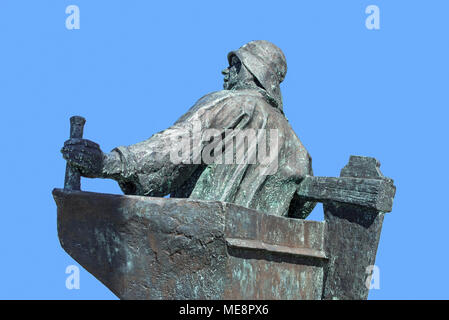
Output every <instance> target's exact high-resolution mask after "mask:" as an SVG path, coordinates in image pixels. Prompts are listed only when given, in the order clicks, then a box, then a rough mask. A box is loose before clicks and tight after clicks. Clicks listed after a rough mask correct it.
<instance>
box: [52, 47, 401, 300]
mask: <svg viewBox="0 0 449 320" xmlns="http://www.w3.org/2000/svg"><path fill="white" fill-rule="evenodd" d="M228 61H229V68H228V69H226V70H224V71H223V74H224V76H225V79H224V90H222V91H218V92H214V93H211V94H208V95H206V96H204V97H203V98H201V99H200V100H199V101H198V102H197V103H196V104H195V105H194V106H193V107H192V108H190V110H189V111H188V112H187V113H186V114H184V115H183V116H182V117H181V118H179V119H178V121H176V122H175V123H174V125H173V126H171V127H170V128H168V129H166V130H164V131H162V132H159V133H157V134H155V135H153V136H152V137H151V138H150V139H148V140H146V141H143V142H141V143H137V144H135V145H131V146H128V147H117V148H115V149H114V150H113V151H111V152H110V153H107V154H105V153H103V152H102V151H101V149H100V147H99V145H98V144H96V143H94V142H92V141H90V140H87V139H83V138H82V127H83V125H84V122H85V120H84V119H83V118H81V117H73V118H72V119H71V136H70V139H69V140H68V141H66V142H65V143H64V147H63V148H62V150H61V151H62V154H63V157H64V158H65V159H66V160H67V163H68V166H67V173H66V182H65V188H64V189H55V190H54V191H53V196H54V198H55V201H56V204H57V206H58V235H59V239H60V242H61V245H62V247H63V248H64V249H65V250H66V251H67V252H68V253H69V254H70V255H71V256H72V257H73V258H74V259H76V260H77V261H78V262H79V263H80V264H81V265H82V266H84V267H85V268H86V269H87V270H88V271H89V272H91V273H92V274H93V275H94V276H95V277H97V278H98V279H99V280H100V281H102V282H103V283H104V284H105V285H106V286H107V287H108V288H110V289H111V290H112V291H113V292H114V293H115V294H116V295H117V296H118V297H120V298H123V299H366V298H367V296H368V290H369V289H368V288H367V287H366V282H367V281H366V278H367V276H368V274H367V273H366V270H367V267H369V266H370V265H373V264H374V261H375V257H376V251H377V245H378V242H379V238H380V231H381V227H382V221H383V217H384V213H385V212H389V211H391V209H392V204H393V198H394V194H395V190H396V188H395V186H394V184H393V180H391V179H389V178H386V177H384V176H383V175H382V174H381V172H380V170H379V166H380V163H379V162H378V161H377V160H376V159H374V158H368V157H360V156H351V158H350V160H349V163H348V165H347V166H345V167H344V168H343V169H342V171H341V174H340V177H339V178H335V177H314V176H313V172H312V166H311V158H310V156H309V154H308V152H307V151H306V149H305V148H304V146H303V145H302V144H301V142H300V140H299V139H298V137H297V136H296V134H295V133H294V132H293V130H292V128H291V126H290V124H289V123H288V121H287V119H286V118H285V116H284V112H283V105H282V96H281V92H280V87H279V85H280V83H281V82H282V81H283V79H284V77H285V75H286V72H287V64H286V60H285V57H284V55H283V53H282V51H281V50H280V49H279V48H277V47H276V46H274V45H273V44H271V43H269V42H267V41H252V42H250V43H248V44H246V45H244V46H243V47H242V48H240V49H239V50H236V51H232V52H230V53H229V55H228ZM242 129H245V130H249V131H251V130H253V131H256V132H258V133H257V134H258V135H257V136H249V137H248V139H247V140H246V142H245V140H244V139H242V140H240V143H239V142H237V143H236V144H234V141H235V140H236V141H239V139H238V138H239V135H238V134H239V132H240V131H239V130H242ZM207 130H215V131H214V139H213V140H212V141H213V143H215V144H211V141H210V140H208V139H202V138H201V139H197V138H195V137H196V134H197V133H198V132H200V133H201V132H204V131H207ZM257 130H260V131H257ZM270 130H274V131H275V132H276V133H277V138H276V139H275V140H273V139H271V137H270V139H266V138H265V136H263V137H262V138H260V137H259V132H265V131H270ZM230 132H231V134H230ZM186 134H187V136H188V137H189V138H190V140H188V141H189V142H188V147H187V148H185V147H186V146H187V144H185V143H183V144H182V146H183V151H186V152H185V153H184V154H183V159H182V161H178V162H177V161H173V154H178V152H177V150H178V149H177V148H178V147H179V139H178V138H179V137H184V136H186ZM216 137H219V138H224V139H223V140H222V142H223V145H218V144H217V143H216V140H215V138H216ZM209 138H210V137H209ZM251 139H252V140H256V141H257V142H258V144H257V145H256V147H254V148H253V147H250V142H251ZM218 140H219V139H217V141H218ZM230 142H232V143H230ZM211 145H212V148H211ZM217 145H218V146H219V147H216V146H217ZM228 145H231V148H228ZM266 146H267V147H268V149H269V150H270V151H273V150H275V151H276V152H275V154H276V157H275V158H271V157H270V158H267V159H268V160H269V161H246V162H244V163H238V162H236V161H231V163H228V162H220V161H217V160H219V159H220V157H222V158H221V159H223V157H224V159H226V153H223V154H222V153H220V152H217V150H218V151H220V150H221V149H230V150H232V151H233V152H234V153H237V154H238V153H239V152H240V151H242V152H243V151H245V150H246V152H247V155H248V158H247V159H253V160H254V159H256V160H260V159H259V157H258V155H259V152H260V151H261V150H263V149H264V148H265V147H266ZM184 148H185V149H184ZM212 149H213V155H212V156H211V153H210V150H212ZM173 150H176V152H175V153H173ZM205 150H208V152H209V153H208V156H211V158H212V160H213V161H212V162H208V161H206V160H205V158H204V154H205V153H204V151H205ZM256 151H257V152H256ZM256 154H257V157H256V156H255V155H256ZM253 155H254V158H251V157H252V156H253ZM185 156H187V157H185ZM234 156H235V154H232V153H231V159H232V160H235V157H234ZM80 175H82V176H85V177H91V178H111V179H114V180H116V181H117V182H118V183H119V185H120V187H121V189H122V190H123V191H124V193H125V195H108V194H99V193H91V192H82V191H77V190H79V189H80V188H79V187H80V182H79V176H80ZM169 194H170V196H171V198H160V197H162V196H165V195H169ZM158 197H159V198H158ZM316 202H322V203H323V204H324V211H325V221H323V222H316V221H306V220H303V219H305V218H306V217H307V215H308V214H309V213H310V212H311V211H312V209H313V208H314V206H315V203H316Z"/></svg>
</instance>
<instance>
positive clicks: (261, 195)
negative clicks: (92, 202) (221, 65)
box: [61, 40, 315, 218]
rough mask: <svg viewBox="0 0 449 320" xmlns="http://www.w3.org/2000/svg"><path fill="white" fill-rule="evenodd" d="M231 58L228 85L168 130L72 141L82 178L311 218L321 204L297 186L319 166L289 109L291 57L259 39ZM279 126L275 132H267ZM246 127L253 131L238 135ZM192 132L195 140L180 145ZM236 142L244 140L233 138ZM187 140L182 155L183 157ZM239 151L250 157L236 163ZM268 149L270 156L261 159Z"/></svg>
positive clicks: (68, 146) (68, 154)
mask: <svg viewBox="0 0 449 320" xmlns="http://www.w3.org/2000/svg"><path fill="white" fill-rule="evenodd" d="M228 62H229V67H228V68H227V69H225V70H223V71H222V73H223V75H224V85H223V88H224V90H221V91H217V92H212V93H209V94H207V95H205V96H204V97H202V98H201V99H200V100H198V102H197V103H196V104H195V105H194V106H193V107H191V108H190V110H189V111H187V113H185V114H184V115H183V116H182V117H181V118H179V119H178V120H177V121H176V122H175V123H174V124H173V125H172V126H171V127H169V128H168V129H166V130H163V131H161V132H159V133H156V134H154V135H153V136H152V137H151V138H149V139H147V140H145V141H143V142H140V143H137V144H134V145H131V146H127V147H125V146H121V147H117V148H115V149H113V150H112V151H111V152H110V153H103V152H102V151H101V149H100V147H99V145H98V144H96V143H94V142H92V141H89V140H86V139H70V140H68V141H66V142H65V143H64V147H63V148H62V150H61V152H62V154H63V157H64V158H65V159H66V160H67V162H68V164H69V165H70V166H71V167H72V168H74V169H75V170H78V171H79V172H80V174H81V175H82V176H85V177H89V178H109V179H114V180H116V181H117V182H118V184H119V186H120V188H121V189H122V190H123V192H124V193H125V194H128V195H143V196H153V197H163V196H167V195H170V196H171V197H176V198H191V199H201V200H217V201H224V202H230V203H235V204H237V205H242V206H244V207H247V208H252V209H255V210H258V211H260V212H263V213H266V214H274V215H278V216H289V217H295V218H305V217H306V216H307V215H308V214H309V213H310V212H311V211H312V209H313V207H314V205H315V204H314V203H313V202H308V201H305V200H304V199H301V198H300V197H299V196H298V194H297V190H298V187H299V185H300V183H301V181H302V180H303V179H304V177H305V176H307V175H313V172H312V167H311V158H310V156H309V154H308V152H307V150H306V149H305V148H304V146H303V145H302V143H301V141H300V140H299V138H298V137H297V136H296V134H295V133H294V131H293V129H292V128H291V126H290V124H289V122H288V120H287V119H286V117H285V116H284V112H283V105H282V96H281V91H280V83H281V82H282V81H283V80H284V78H285V75H286V72H287V63H286V59H285V56H284V54H283V52H282V51H281V50H280V49H279V48H278V47H277V46H275V45H274V44H272V43H270V42H268V41H264V40H257V41H251V42H249V43H247V44H245V45H244V46H242V47H241V48H240V49H238V50H236V51H231V52H230V53H229V54H228ZM198 130H199V131H201V132H206V131H208V130H209V134H208V137H206V138H205V137H204V135H203V136H202V137H201V138H200V139H196V138H194V137H195V136H198V135H197V133H198ZM251 130H252V131H251ZM273 131H274V133H276V134H275V135H269V134H268V135H267V133H270V132H273ZM210 132H212V133H213V134H212V135H211V134H210ZM242 132H246V133H248V132H250V133H253V134H247V136H246V138H247V139H246V140H245V139H237V138H238V135H239V134H241V133H242ZM186 133H187V134H188V136H190V137H192V139H191V140H190V141H187V142H186V141H184V140H182V141H184V142H183V143H180V140H179V137H185V136H186ZM267 136H269V137H268V138H267ZM273 136H274V139H272V138H273ZM223 137H224V139H222V140H220V139H221V138H223ZM210 140H213V141H215V143H211V142H210ZM236 140H239V141H240V143H231V142H234V141H236ZM254 140H255V141H256V142H257V144H256V145H255V146H254ZM218 142H221V143H218ZM180 146H181V147H182V148H181V149H182V150H181V151H184V154H183V155H182V161H179V159H178V158H177V156H179V152H178V149H180V148H179V147H180ZM211 146H212V147H213V150H211ZM245 148H246V149H245ZM265 148H266V149H265ZM206 149H208V150H207V152H206V153H205V152H204V151H206ZM224 149H227V150H224ZM263 149H264V150H263ZM223 150H224V152H223V153H222V152H221V151H223ZM229 150H230V151H231V153H227V152H228V151H229ZM245 150H246V151H245ZM251 150H252V151H253V152H251ZM255 150H256V151H255ZM267 150H269V152H268V151H267ZM174 151H175V152H174ZM209 151H213V152H209ZM240 151H241V152H246V153H245V154H246V156H247V158H246V159H247V160H248V161H240V162H239V161H236V154H239V152H240ZM262 151H263V152H265V154H267V153H270V157H269V158H267V157H265V158H263V157H257V159H256V156H255V154H257V156H258V155H259V154H262ZM181 153H182V152H181ZM186 153H187V156H186ZM212 153H213V155H212ZM273 153H275V156H274V157H273ZM229 154H231V156H230V157H228V158H226V157H227V155H229ZM240 154H242V153H240ZM223 157H224V158H226V159H227V160H231V161H222V160H223ZM206 158H209V160H210V158H212V161H206ZM267 159H268V160H269V161H266V160H267ZM259 160H261V161H259Z"/></svg>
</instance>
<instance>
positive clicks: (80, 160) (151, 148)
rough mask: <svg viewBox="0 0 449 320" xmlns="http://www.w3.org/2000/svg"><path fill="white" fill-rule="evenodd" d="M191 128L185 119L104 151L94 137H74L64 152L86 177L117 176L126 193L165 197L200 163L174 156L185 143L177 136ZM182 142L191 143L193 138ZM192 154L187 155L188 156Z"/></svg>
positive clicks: (73, 165) (113, 177)
mask: <svg viewBox="0 0 449 320" xmlns="http://www.w3.org/2000/svg"><path fill="white" fill-rule="evenodd" d="M189 127H191V125H190V124H189V123H188V122H182V123H180V124H177V125H174V126H172V127H170V128H169V129H167V130H164V131H162V132H159V133H157V134H155V135H153V136H152V137H151V138H149V139H147V140H145V141H143V142H140V143H137V144H134V145H131V146H128V147H118V148H115V149H114V150H112V151H111V152H110V153H103V152H102V150H101V149H100V146H99V145H98V144H96V143H95V142H92V141H90V140H87V139H70V140H67V141H66V142H65V143H64V147H63V148H62V150H61V152H62V154H63V157H64V158H65V159H66V160H67V162H68V163H69V165H71V166H72V167H74V168H76V170H78V171H79V172H80V173H81V175H82V176H84V177H89V178H108V179H114V180H116V181H117V182H118V183H119V185H120V187H121V188H122V190H123V192H125V193H126V194H138V195H148V196H164V195H166V194H169V193H171V192H172V191H173V190H174V189H176V188H177V187H178V186H179V185H181V184H182V183H183V182H185V180H186V179H188V178H189V176H190V175H191V174H192V173H193V171H195V169H196V168H197V167H198V165H199V164H200V163H182V162H181V161H179V159H177V158H175V157H174V155H175V152H176V151H177V150H176V148H179V147H180V146H182V144H179V142H178V139H177V138H178V137H179V136H184V137H185V136H186V135H189V133H190V131H191V128H189ZM182 143H184V144H185V143H188V144H189V146H190V140H184V141H182ZM189 149H190V148H189ZM192 149H193V148H192ZM185 152H190V153H191V152H192V150H186V151H185ZM190 153H189V154H184V155H185V156H186V157H188V156H190ZM191 162H192V161H191Z"/></svg>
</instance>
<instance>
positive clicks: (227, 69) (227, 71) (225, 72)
mask: <svg viewBox="0 0 449 320" xmlns="http://www.w3.org/2000/svg"><path fill="white" fill-rule="evenodd" d="M228 73H229V68H226V69H223V70H222V71H221V74H222V75H224V76H225V75H227V74H228Z"/></svg>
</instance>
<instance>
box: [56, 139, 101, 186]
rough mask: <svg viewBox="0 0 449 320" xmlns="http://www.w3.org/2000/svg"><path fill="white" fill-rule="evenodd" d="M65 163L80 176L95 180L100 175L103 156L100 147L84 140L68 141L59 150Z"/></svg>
mask: <svg viewBox="0 0 449 320" xmlns="http://www.w3.org/2000/svg"><path fill="white" fill-rule="evenodd" d="M61 153H62V156H63V158H64V159H65V160H67V163H68V164H69V165H70V166H71V167H73V168H76V169H77V170H79V172H80V173H81V175H82V176H85V177H89V178H97V177H100V176H101V174H102V168H103V160H104V154H103V152H102V151H101V149H100V146H99V145H98V144H96V143H95V142H93V141H90V140H86V139H69V140H67V141H66V142H64V146H63V147H62V149H61Z"/></svg>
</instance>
